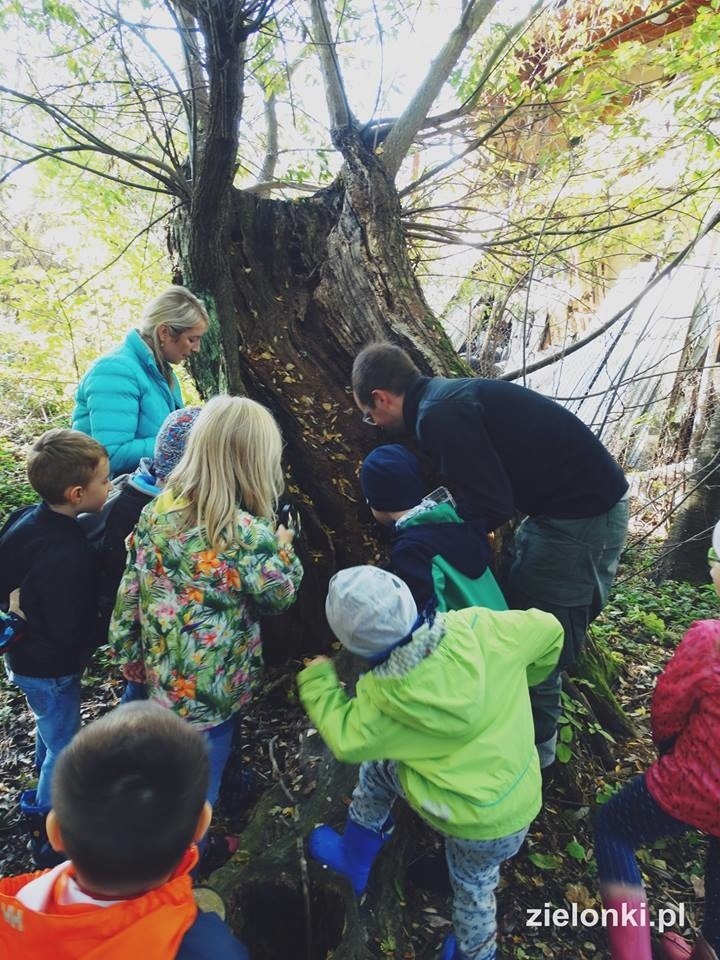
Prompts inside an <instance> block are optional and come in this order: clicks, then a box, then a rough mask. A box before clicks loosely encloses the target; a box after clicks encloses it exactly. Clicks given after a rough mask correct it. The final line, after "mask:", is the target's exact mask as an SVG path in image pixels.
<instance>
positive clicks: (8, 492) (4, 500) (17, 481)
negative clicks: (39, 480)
mask: <svg viewBox="0 0 720 960" xmlns="http://www.w3.org/2000/svg"><path fill="white" fill-rule="evenodd" d="M36 500H37V494H36V493H35V491H34V490H33V488H32V487H31V486H30V484H29V483H28V482H27V476H26V474H25V458H24V456H23V455H22V453H21V452H20V451H19V450H17V449H16V448H15V447H14V446H13V445H12V444H11V443H10V442H9V441H8V440H7V438H5V437H0V523H2V522H4V520H5V517H7V515H8V514H9V513H11V512H12V511H13V510H14V509H15V508H16V507H22V506H24V505H25V504H26V503H34V502H35V501H36Z"/></svg>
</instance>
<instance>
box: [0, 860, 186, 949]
mask: <svg viewBox="0 0 720 960" xmlns="http://www.w3.org/2000/svg"><path fill="white" fill-rule="evenodd" d="M197 860H198V854H197V848H196V847H195V846H194V845H193V846H192V847H190V848H189V849H188V850H187V852H186V853H185V856H184V857H183V859H182V861H181V863H180V864H179V866H178V867H177V869H176V870H175V872H174V873H173V875H172V876H171V878H170V879H169V880H168V881H167V882H166V883H164V884H162V886H160V887H156V888H155V889H154V890H149V891H148V892H147V893H144V894H142V896H139V897H134V898H132V899H129V900H123V901H122V903H117V904H114V905H113V906H111V907H97V906H93V905H91V904H71V905H68V906H61V905H60V904H59V903H58V900H59V896H60V893H61V891H62V887H63V886H64V885H65V884H66V883H67V878H68V876H72V875H73V873H74V868H73V866H72V864H71V863H68V865H67V868H66V869H65V870H63V871H61V872H60V873H59V875H58V877H57V879H56V880H55V882H54V884H53V888H52V893H51V897H50V901H49V904H48V906H46V908H45V910H43V911H37V910H31V909H30V908H28V907H26V906H25V905H24V904H23V903H21V902H20V901H19V900H18V899H17V896H16V894H17V893H18V892H19V891H20V890H21V889H22V888H23V887H24V886H25V885H26V884H27V883H29V882H30V881H31V880H34V879H36V878H37V877H40V876H42V875H43V874H45V873H48V872H49V871H47V870H40V871H38V872H37V873H26V874H23V875H22V876H19V877H8V878H6V879H4V880H0V957H2V960H47V958H48V957H52V958H53V960H128V958H132V957H137V958H148V960H150V958H152V960H174V958H175V956H176V954H177V952H178V950H179V949H180V944H181V943H182V939H183V937H184V936H185V934H186V933H187V931H188V929H189V928H190V927H191V926H192V925H193V923H194V922H195V917H196V916H197V906H196V904H195V901H194V899H193V894H192V880H191V878H190V876H189V874H190V871H191V870H192V868H193V867H194V866H195V864H196V863H197Z"/></svg>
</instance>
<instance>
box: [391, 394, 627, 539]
mask: <svg viewBox="0 0 720 960" xmlns="http://www.w3.org/2000/svg"><path fill="white" fill-rule="evenodd" d="M403 417H404V419H405V424H406V426H407V428H408V430H409V431H411V432H412V433H415V434H416V436H417V439H418V441H419V443H420V445H421V447H422V449H423V450H425V451H426V452H427V453H428V454H430V456H431V457H432V458H433V460H434V461H435V464H436V466H437V467H438V469H439V470H440V471H441V473H442V474H443V475H444V478H445V482H446V483H447V486H448V487H449V488H450V490H451V492H452V493H453V495H454V496H455V498H456V500H457V502H458V507H459V510H460V513H461V515H462V516H463V517H464V518H465V519H474V518H478V519H484V520H486V521H487V524H488V528H489V529H493V528H495V527H498V526H500V524H501V523H504V522H505V521H506V520H509V519H510V517H511V516H512V515H513V512H514V511H515V510H516V509H517V510H520V511H521V512H522V513H526V514H529V515H530V516H537V515H539V514H544V515H546V516H550V517H557V518H562V519H577V518H581V517H595V516H598V515H599V514H601V513H605V512H606V511H607V510H609V509H610V508H611V507H613V506H614V505H615V504H616V503H617V502H618V500H620V498H621V497H622V496H623V494H624V493H625V492H626V490H627V488H628V485H627V481H626V480H625V475H624V474H623V472H622V470H621V468H620V467H619V466H618V464H617V463H616V462H615V460H614V459H613V458H612V457H611V456H610V454H609V453H608V451H607V450H606V449H605V447H604V446H603V445H602V443H601V442H600V441H599V440H598V439H597V437H596V436H595V434H594V433H593V432H592V430H590V428H589V427H587V426H586V425H585V424H584V423H583V422H582V420H580V419H578V417H576V416H575V414H573V413H570V411H569V410H566V409H565V408H564V407H562V406H561V405H560V404H559V403H556V402H555V401H554V400H550V399H549V398H548V397H544V396H542V394H539V393H535V391H533V390H528V389H526V388H525V387H521V386H519V385H518V384H515V383H508V382H507V381H504V380H485V379H483V378H481V377H477V378H463V377H460V378H457V379H453V380H450V379H445V378H444V377H418V378H417V380H416V381H415V382H414V383H413V384H412V385H411V387H410V388H409V390H408V391H407V392H406V394H405V399H404V404H403Z"/></svg>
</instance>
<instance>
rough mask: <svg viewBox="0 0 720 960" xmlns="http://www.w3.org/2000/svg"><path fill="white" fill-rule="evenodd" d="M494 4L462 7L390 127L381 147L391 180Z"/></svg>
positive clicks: (483, 0)
mask: <svg viewBox="0 0 720 960" xmlns="http://www.w3.org/2000/svg"><path fill="white" fill-rule="evenodd" d="M497 2H498V0H470V2H469V3H468V4H467V5H466V7H465V9H464V10H463V13H462V16H461V18H460V23H459V24H458V25H457V26H456V27H455V29H454V30H453V31H452V33H451V34H450V36H449V37H448V40H447V42H446V43H445V45H444V47H443V48H442V50H441V51H440V53H439V54H438V55H437V57H436V58H435V60H433V62H432V63H431V64H430V69H429V71H428V73H427V75H426V77H425V79H424V80H423V82H422V83H421V85H420V87H419V88H418V90H417V92H416V93H415V96H414V97H413V98H412V100H411V101H410V103H409V104H408V105H407V107H406V108H405V110H404V111H403V113H402V115H401V116H400V117H399V118H398V120H397V122H396V123H395V124H394V126H393V128H392V130H391V131H390V133H389V134H388V138H387V140H386V141H385V143H384V145H383V165H384V166H385V169H386V170H387V172H388V174H389V176H391V177H394V176H395V175H396V174H397V172H398V170H399V169H400V165H401V164H402V162H403V160H404V158H405V155H406V154H407V152H408V150H409V149H410V147H411V146H412V143H413V140H414V139H415V135H416V134H417V132H418V130H419V129H420V127H421V126H422V125H423V123H424V121H425V119H426V117H427V115H428V112H429V110H430V107H431V106H432V105H433V103H434V102H435V100H436V99H437V96H438V94H439V93H440V91H441V90H442V88H443V86H444V84H445V81H446V80H447V79H448V77H449V76H450V73H451V72H452V69H453V67H454V66H455V64H456V63H457V62H458V59H459V58H460V55H461V53H462V52H463V50H464V49H465V47H466V45H467V43H468V41H469V40H470V38H471V37H472V36H473V35H474V34H475V33H477V31H478V30H479V29H480V27H481V26H482V24H483V23H484V22H485V19H486V17H487V15H488V14H489V13H490V11H491V10H492V9H493V7H494V6H495V5H496V3H497Z"/></svg>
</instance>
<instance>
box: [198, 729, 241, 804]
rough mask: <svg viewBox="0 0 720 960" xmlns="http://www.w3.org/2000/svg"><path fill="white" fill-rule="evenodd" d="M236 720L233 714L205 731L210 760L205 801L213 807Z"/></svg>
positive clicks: (218, 791) (228, 753)
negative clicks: (208, 781)
mask: <svg viewBox="0 0 720 960" xmlns="http://www.w3.org/2000/svg"><path fill="white" fill-rule="evenodd" d="M236 720H237V714H236V713H234V714H233V715H232V716H231V717H230V718H229V719H227V720H225V721H224V722H223V723H219V724H218V725H217V726H216V727H210V729H209V730H206V731H205V737H206V738H207V744H208V755H209V758H210V783H209V784H208V792H207V801H208V803H209V804H210V805H211V806H213V807H214V806H215V804H216V802H217V798H218V794H219V793H220V784H221V782H222V775H223V772H224V770H225V764H226V763H227V761H228V757H229V756H230V748H231V747H232V739H233V733H234V732H235V721H236Z"/></svg>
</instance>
